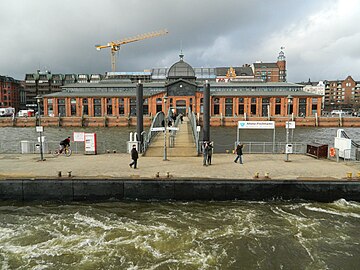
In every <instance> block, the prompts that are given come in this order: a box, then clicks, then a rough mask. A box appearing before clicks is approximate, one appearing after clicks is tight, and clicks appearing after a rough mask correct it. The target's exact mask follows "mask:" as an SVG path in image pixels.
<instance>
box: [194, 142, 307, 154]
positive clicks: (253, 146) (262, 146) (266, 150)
mask: <svg viewBox="0 0 360 270" xmlns="http://www.w3.org/2000/svg"><path fill="white" fill-rule="evenodd" d="M242 143H243V144H244V148H243V153H246V154H285V145H286V142H277V143H275V145H274V144H273V143H272V142H242ZM202 144H203V141H199V144H198V147H199V149H202V147H201V146H202ZM292 145H293V154H305V153H306V144H304V143H300V142H295V143H292ZM216 148H217V147H216V143H215V144H214V149H215V153H216V152H217V150H216ZM235 149H236V142H234V146H233V147H232V149H231V150H227V151H233V150H235Z"/></svg>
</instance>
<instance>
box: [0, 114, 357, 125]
mask: <svg viewBox="0 0 360 270" xmlns="http://www.w3.org/2000/svg"><path fill="white" fill-rule="evenodd" d="M268 120H271V121H275V125H276V127H285V122H286V121H288V120H289V118H287V117H270V118H267V117H254V116H252V117H247V118H246V119H244V118H243V117H215V116H212V117H211V118H210V125H211V126H213V127H218V126H228V127H235V126H237V122H238V121H268ZM136 121H137V120H136V117H121V116H120V117H111V116H106V117H41V125H42V126H48V127H127V126H136ZM294 121H295V123H296V126H298V127H316V126H318V127H360V117H344V118H339V117H319V118H317V119H316V118H315V117H295V118H294ZM151 122H152V117H149V116H144V126H150V125H151ZM200 124H202V119H201V118H200ZM36 125H37V119H36V118H35V117H16V118H14V119H13V118H12V117H2V118H0V127H35V126H36Z"/></svg>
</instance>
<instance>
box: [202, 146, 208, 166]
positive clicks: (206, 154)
mask: <svg viewBox="0 0 360 270" xmlns="http://www.w3.org/2000/svg"><path fill="white" fill-rule="evenodd" d="M208 149H209V144H208V142H206V141H205V142H204V143H203V147H202V152H203V157H204V159H203V166H207V159H208Z"/></svg>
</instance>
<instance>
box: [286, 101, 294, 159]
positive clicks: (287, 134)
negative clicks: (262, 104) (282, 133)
mask: <svg viewBox="0 0 360 270" xmlns="http://www.w3.org/2000/svg"><path fill="white" fill-rule="evenodd" d="M291 101H292V96H290V95H288V96H287V103H288V110H287V113H288V116H289V119H288V121H286V122H285V125H286V146H285V161H289V153H288V145H289V124H290V120H291V118H290V105H291Z"/></svg>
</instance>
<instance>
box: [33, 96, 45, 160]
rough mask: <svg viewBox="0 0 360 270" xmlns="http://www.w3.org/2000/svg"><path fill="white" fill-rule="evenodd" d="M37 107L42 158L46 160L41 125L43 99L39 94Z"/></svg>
mask: <svg viewBox="0 0 360 270" xmlns="http://www.w3.org/2000/svg"><path fill="white" fill-rule="evenodd" d="M35 98H36V102H37V107H38V119H39V121H38V132H39V134H40V160H41V161H43V160H44V154H43V141H42V126H41V108H40V102H41V100H42V97H41V96H39V95H37V96H36V97H35Z"/></svg>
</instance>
